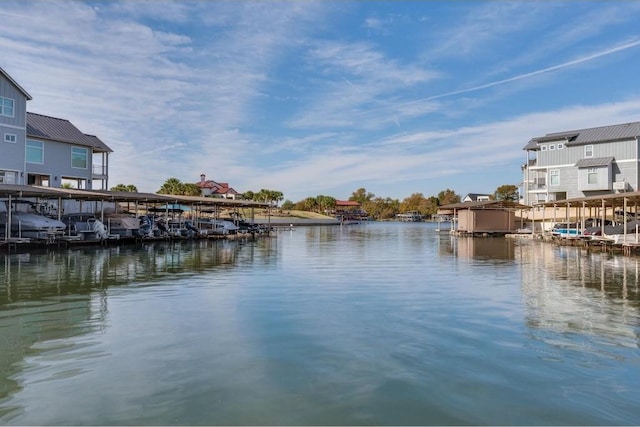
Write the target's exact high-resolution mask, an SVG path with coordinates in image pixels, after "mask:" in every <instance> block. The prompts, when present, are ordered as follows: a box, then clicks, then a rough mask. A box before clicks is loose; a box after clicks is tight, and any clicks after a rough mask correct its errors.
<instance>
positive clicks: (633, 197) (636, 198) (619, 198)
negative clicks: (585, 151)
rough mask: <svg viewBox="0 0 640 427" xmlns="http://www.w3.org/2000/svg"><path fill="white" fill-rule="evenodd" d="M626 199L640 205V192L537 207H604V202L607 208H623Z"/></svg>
mask: <svg viewBox="0 0 640 427" xmlns="http://www.w3.org/2000/svg"><path fill="white" fill-rule="evenodd" d="M624 199H627V202H632V203H635V204H638V203H640V191H629V192H625V193H613V194H602V195H599V196H587V197H578V198H575V199H566V200H556V201H552V202H545V203H539V204H536V205H535V206H583V205H584V206H592V207H598V206H602V205H603V202H604V206H605V207H609V206H621V205H622V204H623V203H624Z"/></svg>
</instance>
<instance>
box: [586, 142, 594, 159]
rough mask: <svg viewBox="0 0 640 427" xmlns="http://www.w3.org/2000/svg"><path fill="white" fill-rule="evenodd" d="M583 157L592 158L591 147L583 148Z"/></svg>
mask: <svg viewBox="0 0 640 427" xmlns="http://www.w3.org/2000/svg"><path fill="white" fill-rule="evenodd" d="M584 156H585V157H593V145H585V146H584Z"/></svg>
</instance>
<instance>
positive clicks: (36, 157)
mask: <svg viewBox="0 0 640 427" xmlns="http://www.w3.org/2000/svg"><path fill="white" fill-rule="evenodd" d="M26 156H27V163H37V164H39V165H41V164H43V163H44V144H43V143H42V142H40V141H31V140H29V139H27V151H26Z"/></svg>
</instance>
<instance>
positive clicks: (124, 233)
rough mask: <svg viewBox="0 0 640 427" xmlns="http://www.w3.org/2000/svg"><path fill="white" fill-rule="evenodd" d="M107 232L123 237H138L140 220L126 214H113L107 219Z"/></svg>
mask: <svg viewBox="0 0 640 427" xmlns="http://www.w3.org/2000/svg"><path fill="white" fill-rule="evenodd" d="M105 222H106V225H107V230H108V232H109V234H110V235H116V236H119V237H120V238H122V237H138V236H141V233H140V220H138V219H137V218H135V217H132V216H130V215H126V214H111V215H109V216H108V217H107V218H106V221H105Z"/></svg>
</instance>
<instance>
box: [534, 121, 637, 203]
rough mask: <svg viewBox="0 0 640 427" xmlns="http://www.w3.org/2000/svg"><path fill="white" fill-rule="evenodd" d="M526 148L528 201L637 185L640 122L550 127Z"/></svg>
mask: <svg viewBox="0 0 640 427" xmlns="http://www.w3.org/2000/svg"><path fill="white" fill-rule="evenodd" d="M524 150H525V151H526V153H527V161H526V163H525V164H523V165H522V172H523V185H522V186H523V188H522V192H521V194H522V195H523V200H522V202H523V203H524V204H527V205H533V204H536V203H542V202H552V201H556V200H565V199H573V198H580V197H586V196H599V195H603V194H611V193H614V192H624V191H638V188H639V187H638V181H639V178H640V177H639V174H638V166H639V160H640V155H639V150H640V122H633V123H625V124H619V125H611V126H602V127H597V128H590V129H579V130H573V131H566V132H559V133H550V134H547V135H545V136H541V137H536V138H532V139H531V140H530V141H529V143H528V144H527V145H526V146H525V147H524Z"/></svg>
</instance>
